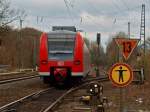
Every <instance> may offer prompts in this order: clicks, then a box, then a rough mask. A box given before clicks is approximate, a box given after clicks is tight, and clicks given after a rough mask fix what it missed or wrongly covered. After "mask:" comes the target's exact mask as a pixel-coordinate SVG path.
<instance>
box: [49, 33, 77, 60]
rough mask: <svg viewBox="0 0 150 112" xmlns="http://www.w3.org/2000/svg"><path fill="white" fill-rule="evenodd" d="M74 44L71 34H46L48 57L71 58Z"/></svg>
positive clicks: (73, 37) (57, 58)
mask: <svg viewBox="0 0 150 112" xmlns="http://www.w3.org/2000/svg"><path fill="white" fill-rule="evenodd" d="M74 46H75V35H73V34H63V35H62V34H61V35H60V34H55V35H54V34H53V35H52V34H51V35H49V36H48V52H49V55H48V57H49V59H54V60H68V59H69V60H72V59H73V54H74Z"/></svg>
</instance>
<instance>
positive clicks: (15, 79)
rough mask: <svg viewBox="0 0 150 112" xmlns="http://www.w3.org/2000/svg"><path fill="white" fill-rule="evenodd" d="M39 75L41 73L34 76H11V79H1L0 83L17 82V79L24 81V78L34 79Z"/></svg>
mask: <svg viewBox="0 0 150 112" xmlns="http://www.w3.org/2000/svg"><path fill="white" fill-rule="evenodd" d="M36 77H39V75H32V76H24V77H19V78H10V79H4V80H1V81H0V84H6V83H11V82H16V81H22V80H27V79H32V78H36Z"/></svg>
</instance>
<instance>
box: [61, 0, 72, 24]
mask: <svg viewBox="0 0 150 112" xmlns="http://www.w3.org/2000/svg"><path fill="white" fill-rule="evenodd" d="M63 1H64V3H65V6H66V8H67V11H68V14H69V16H70V18H71V20H72V22H74V19H73V17H72V15H71V11H70V8H69V6H68V2H67V0H63Z"/></svg>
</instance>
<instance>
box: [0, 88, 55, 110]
mask: <svg viewBox="0 0 150 112" xmlns="http://www.w3.org/2000/svg"><path fill="white" fill-rule="evenodd" d="M51 89H53V87H51V88H48V89H44V90H40V91H38V92H34V93H32V94H30V95H27V96H25V97H23V98H20V99H18V100H15V101H13V102H11V103H8V104H6V105H4V106H2V107H0V112H5V111H6V110H7V109H9V108H10V107H11V106H13V105H16V104H19V103H22V102H23V101H25V100H26V99H29V98H32V97H33V96H36V95H40V94H42V93H44V92H46V91H49V90H51Z"/></svg>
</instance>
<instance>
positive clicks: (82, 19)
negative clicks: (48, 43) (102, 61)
mask: <svg viewBox="0 0 150 112" xmlns="http://www.w3.org/2000/svg"><path fill="white" fill-rule="evenodd" d="M10 1H11V7H13V8H16V9H21V10H25V12H26V14H27V17H26V18H25V19H24V22H23V26H24V27H26V26H29V27H34V28H38V29H40V30H42V31H45V32H47V31H50V30H51V27H52V26H55V25H67V26H69V25H75V26H76V27H77V28H78V29H79V30H83V31H84V32H86V33H84V35H86V37H87V38H89V39H90V40H95V39H96V33H97V32H101V35H102V44H103V45H105V44H106V43H107V41H108V39H109V37H110V36H111V35H113V34H115V33H116V32H119V31H123V32H126V33H127V31H128V30H127V28H128V26H127V24H128V22H129V21H130V22H131V35H132V36H133V37H137V38H139V34H140V32H139V31H140V19H141V7H142V3H144V4H145V5H146V36H150V0H66V1H67V6H68V8H67V7H66V5H65V2H64V0H10ZM14 24H15V26H16V27H19V22H18V21H16V22H15V23H14Z"/></svg>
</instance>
